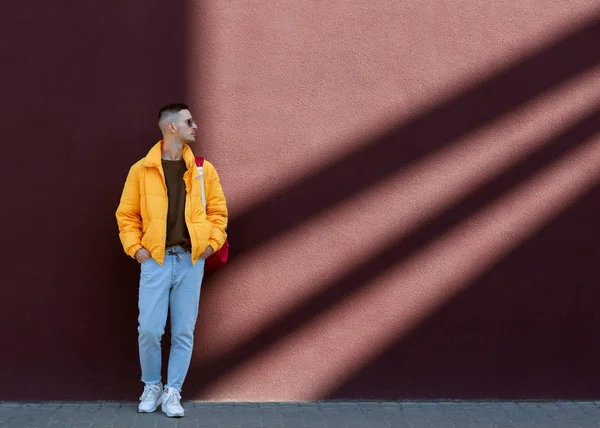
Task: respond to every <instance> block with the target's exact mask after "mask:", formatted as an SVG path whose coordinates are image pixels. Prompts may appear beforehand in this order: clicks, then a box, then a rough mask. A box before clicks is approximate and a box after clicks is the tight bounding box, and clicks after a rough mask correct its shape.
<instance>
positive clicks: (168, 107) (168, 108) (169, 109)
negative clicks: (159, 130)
mask: <svg viewBox="0 0 600 428" xmlns="http://www.w3.org/2000/svg"><path fill="white" fill-rule="evenodd" d="M181 110H189V107H188V106H187V105H185V104H184V103H171V104H165V105H164V106H162V107H161V108H160V110H159V111H158V121H159V122H160V119H161V117H162V115H163V114H164V113H179V112H180V111H181Z"/></svg>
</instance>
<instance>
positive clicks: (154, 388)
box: [138, 382, 162, 413]
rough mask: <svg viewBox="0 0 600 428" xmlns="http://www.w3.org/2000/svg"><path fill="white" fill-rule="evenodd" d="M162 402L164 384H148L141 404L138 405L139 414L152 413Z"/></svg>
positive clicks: (141, 398)
mask: <svg viewBox="0 0 600 428" xmlns="http://www.w3.org/2000/svg"><path fill="white" fill-rule="evenodd" d="M161 402H162V383H160V382H158V383H152V384H148V383H147V384H146V386H145V387H144V393H143V394H142V396H141V397H140V404H139V405H138V412H140V413H152V412H153V411H155V410H156V409H158V406H159V405H160V403H161Z"/></svg>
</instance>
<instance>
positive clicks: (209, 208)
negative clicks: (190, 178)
mask: <svg viewBox="0 0 600 428" xmlns="http://www.w3.org/2000/svg"><path fill="white" fill-rule="evenodd" d="M204 171H205V173H204V174H205V175H204V177H205V180H206V183H205V191H206V218H207V219H208V221H210V222H211V223H212V225H213V228H212V231H211V234H210V238H209V240H208V245H210V246H211V247H212V248H213V250H215V251H218V250H219V249H220V248H221V247H222V246H223V244H224V243H225V240H226V239H227V232H226V230H227V219H228V213H227V204H226V202H225V195H224V194H223V188H222V187H221V181H220V180H219V175H218V174H217V170H216V169H215V167H214V166H213V165H212V164H210V163H208V162H205V167H204Z"/></svg>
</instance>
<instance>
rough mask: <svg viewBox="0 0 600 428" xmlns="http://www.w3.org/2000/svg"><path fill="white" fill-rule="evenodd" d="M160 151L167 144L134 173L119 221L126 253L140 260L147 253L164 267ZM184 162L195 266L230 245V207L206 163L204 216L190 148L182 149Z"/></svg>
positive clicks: (163, 184) (165, 204)
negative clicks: (208, 250) (209, 252)
mask: <svg viewBox="0 0 600 428" xmlns="http://www.w3.org/2000/svg"><path fill="white" fill-rule="evenodd" d="M161 149H162V141H159V142H158V143H157V144H155V145H154V147H152V149H150V151H149V152H148V154H147V155H146V157H145V158H143V159H141V160H139V161H138V162H136V163H135V164H134V165H133V166H132V167H131V169H130V170H129V175H128V176H127V180H126V181H125V187H124V188H123V194H122V196H121V202H120V203H119V207H118V208H117V212H116V216H117V223H118V224H119V237H120V238H121V243H122V244H123V248H124V250H125V252H126V253H127V254H129V255H130V256H131V257H134V258H135V252H136V251H137V250H139V249H140V248H142V247H144V248H146V249H147V250H148V251H150V253H151V254H152V258H153V259H154V260H156V261H157V262H158V263H159V264H161V265H162V263H163V260H164V257H165V240H166V234H167V208H168V199H167V185H166V182H165V175H164V172H163V169H162V161H161V160H162V150H161ZM183 160H184V161H185V164H186V166H187V171H186V172H185V173H184V175H183V179H184V181H185V190H186V198H185V223H186V225H187V228H188V231H189V233H190V239H191V241H192V262H193V263H196V261H197V260H198V258H199V256H200V255H201V254H202V253H203V252H204V250H206V248H207V247H208V246H209V245H210V246H211V247H212V248H213V250H215V251H217V250H218V249H219V248H221V246H222V245H223V244H224V243H225V239H226V238H227V233H226V232H225V230H226V228H227V206H226V204H225V196H224V195H223V189H222V188H221V182H220V180H219V176H218V175H217V171H216V170H215V167H214V166H213V165H212V164H211V163H210V162H208V161H206V160H205V161H204V189H205V197H206V213H205V212H204V208H203V206H202V190H201V188H200V183H201V180H200V176H199V175H198V170H197V168H196V161H195V158H194V154H193V153H192V150H191V149H190V147H189V146H188V145H184V146H183Z"/></svg>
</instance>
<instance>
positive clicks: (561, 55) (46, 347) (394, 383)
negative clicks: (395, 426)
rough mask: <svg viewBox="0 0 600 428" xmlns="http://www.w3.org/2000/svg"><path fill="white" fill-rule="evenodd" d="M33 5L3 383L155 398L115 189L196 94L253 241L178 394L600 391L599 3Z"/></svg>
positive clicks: (23, 46)
mask: <svg viewBox="0 0 600 428" xmlns="http://www.w3.org/2000/svg"><path fill="white" fill-rule="evenodd" d="M151 3H152V2H151ZM25 7H26V6H25ZM23 8H24V6H20V7H17V6H10V7H8V17H9V19H8V20H7V26H6V28H3V29H2V30H1V31H2V32H7V37H8V35H9V34H12V35H13V37H14V34H17V33H18V34H21V33H19V32H18V31H19V28H23V27H27V28H28V29H29V31H28V32H27V33H26V34H24V35H21V36H20V39H19V43H15V44H10V45H7V46H4V47H3V48H2V50H1V51H0V55H2V60H3V64H8V66H7V67H5V68H4V69H3V71H2V72H0V73H1V75H2V77H3V78H2V81H1V82H0V84H1V85H2V87H1V88H0V89H1V91H0V92H1V93H2V94H3V97H2V98H3V99H2V101H1V103H0V113H1V114H0V127H1V129H2V131H3V132H2V135H3V136H4V139H5V142H6V143H5V154H4V156H3V157H2V169H1V171H2V175H3V177H2V178H3V180H2V183H3V190H2V195H3V200H4V201H5V202H4V204H3V205H4V210H2V212H0V218H2V219H3V221H4V224H5V232H4V236H5V242H6V245H5V248H4V250H3V252H2V255H3V273H4V274H3V276H2V278H1V281H2V283H3V297H2V299H1V300H0V305H1V306H2V307H1V308H0V309H1V311H0V313H1V314H2V315H1V317H2V321H3V323H2V324H3V326H4V328H3V329H2V337H1V339H2V344H3V346H2V347H0V363H1V364H0V367H1V368H0V375H1V376H2V378H3V382H2V384H0V400H2V399H98V398H100V399H135V398H137V394H139V389H140V386H141V384H140V383H139V368H138V363H137V343H136V317H137V307H136V297H137V296H136V293H137V291H136V282H137V275H138V272H137V265H136V263H135V262H134V261H133V260H130V259H128V258H127V257H126V256H125V255H124V254H123V253H122V250H121V246H120V243H119V241H118V236H117V229H116V223H115V220H114V210H115V208H116V204H117V203H118V198H119V196H120V192H121V189H122V184H123V181H124V179H125V176H126V174H127V170H128V168H129V166H130V165H131V163H133V162H134V161H135V160H137V159H138V158H140V157H141V156H143V155H144V154H145V153H146V151H147V149H148V148H149V147H150V146H151V145H152V144H153V143H154V142H155V141H156V140H157V139H158V138H159V135H158V131H157V129H156V125H155V114H156V109H157V108H158V107H159V106H160V105H161V104H163V103H165V102H170V101H174V100H180V99H181V100H184V101H185V102H187V103H188V104H190V105H191V106H192V110H193V114H194V115H195V116H196V117H197V119H198V121H199V125H200V138H199V139H198V141H197V143H196V144H195V146H194V147H193V148H194V150H195V151H196V152H198V153H200V154H203V155H205V156H206V157H207V158H208V159H209V160H211V161H212V162H213V163H214V164H215V166H216V167H217V170H218V171H219V174H220V176H221V180H222V183H223V186H224V189H225V192H226V196H227V198H228V203H229V207H230V214H231V223H230V228H229V233H230V243H231V251H232V254H231V256H232V257H231V261H230V263H229V264H228V266H227V267H226V268H225V269H223V270H222V271H220V272H219V273H217V274H216V275H214V276H213V277H211V278H209V279H208V280H207V281H205V284H204V286H203V292H202V293H203V294H202V299H201V305H200V316H199V321H198V327H197V332H196V344H195V352H194V356H193V361H192V367H191V369H190V373H189V376H188V380H187V381H186V384H185V386H184V391H183V395H184V398H188V399H189V398H198V399H209V400H312V399H327V398H366V399H376V398H386V399H395V398H483V397H485V398H525V397H528V398H588V399H591V398H598V397H600V388H599V387H598V386H597V385H596V383H595V382H590V379H597V378H600V366H599V365H598V364H597V361H600V345H599V344H598V343H599V340H598V335H597V333H596V330H597V325H598V323H599V321H600V315H599V314H600V311H598V305H599V303H598V302H599V301H600V291H599V289H598V287H597V284H598V274H597V269H596V266H597V260H598V259H599V256H600V250H599V249H598V246H597V245H596V241H597V237H598V235H599V234H600V226H598V223H597V218H599V216H600V186H599V185H598V183H599V180H600V137H599V134H598V131H600V110H599V108H600V68H599V65H600V54H599V53H598V49H597V42H598V40H600V8H599V7H598V4H597V2H596V1H592V0H569V1H567V0H547V1H541V0H529V1H525V2H512V1H507V0H502V1H496V2H492V3H490V2H483V1H480V0H464V1H446V0H433V1H430V2H421V1H416V0H408V1H403V2H392V1H384V0H382V1H374V2H359V1H350V0H330V1H324V2H316V1H300V2H298V1H287V0H285V1H278V2H257V1H240V0H234V1H229V2H220V1H216V0H206V1H202V2H201V1H196V0H190V1H187V2H183V1H182V2H174V3H169V5H168V6H167V5H165V6H156V5H155V6H153V5H151V4H149V3H148V2H141V1H134V0H132V1H128V2H114V1H109V2H103V3H102V4H99V3H92V2H78V3H75V2H70V3H67V4H64V5H60V4H59V3H55V4H52V5H47V6H46V7H45V8H35V9H33V10H26V11H25V10H24V9H23ZM4 39H6V38H4Z"/></svg>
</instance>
